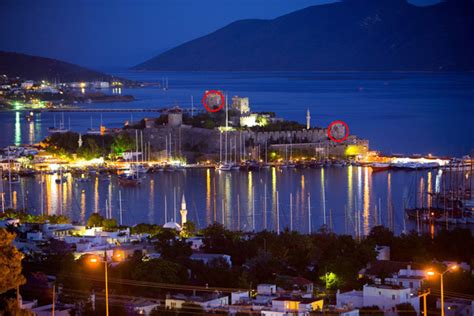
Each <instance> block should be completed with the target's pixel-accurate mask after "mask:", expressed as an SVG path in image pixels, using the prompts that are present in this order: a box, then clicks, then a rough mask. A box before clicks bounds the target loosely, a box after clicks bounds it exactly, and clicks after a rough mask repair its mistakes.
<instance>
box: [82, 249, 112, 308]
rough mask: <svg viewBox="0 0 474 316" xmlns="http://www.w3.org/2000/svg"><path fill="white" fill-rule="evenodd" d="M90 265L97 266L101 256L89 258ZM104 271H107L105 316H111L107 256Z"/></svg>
mask: <svg viewBox="0 0 474 316" xmlns="http://www.w3.org/2000/svg"><path fill="white" fill-rule="evenodd" d="M87 261H88V263H89V264H91V265H93V266H95V265H97V264H98V263H99V262H100V258H99V256H96V255H91V256H90V257H89V258H88V260H87ZM103 263H104V269H105V315H106V316H109V280H108V273H107V265H108V264H107V263H108V262H107V255H106V254H105V257H104V261H103Z"/></svg>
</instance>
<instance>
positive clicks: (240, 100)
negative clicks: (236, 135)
mask: <svg viewBox="0 0 474 316" xmlns="http://www.w3.org/2000/svg"><path fill="white" fill-rule="evenodd" d="M232 109H233V110H235V111H237V112H239V114H246V113H249V112H250V105H249V98H248V97H239V96H237V95H236V96H233V97H232Z"/></svg>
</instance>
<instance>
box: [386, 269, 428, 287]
mask: <svg viewBox="0 0 474 316" xmlns="http://www.w3.org/2000/svg"><path fill="white" fill-rule="evenodd" d="M425 279H426V272H425V271H424V270H415V269H412V268H411V265H408V266H407V268H406V269H400V271H398V273H396V274H394V275H393V276H392V277H391V278H386V279H385V283H389V284H395V285H399V286H401V287H405V288H410V289H411V290H412V291H413V292H416V291H418V290H419V289H420V288H421V286H422V284H423V282H424V280H425Z"/></svg>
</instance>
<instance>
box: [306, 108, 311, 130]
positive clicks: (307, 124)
mask: <svg viewBox="0 0 474 316" xmlns="http://www.w3.org/2000/svg"><path fill="white" fill-rule="evenodd" d="M310 128H311V114H310V113H309V109H308V110H307V111H306V129H310Z"/></svg>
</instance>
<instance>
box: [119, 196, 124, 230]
mask: <svg viewBox="0 0 474 316" xmlns="http://www.w3.org/2000/svg"><path fill="white" fill-rule="evenodd" d="M119 214H120V226H122V224H123V215H122V214H123V213H122V191H121V190H119Z"/></svg>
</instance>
